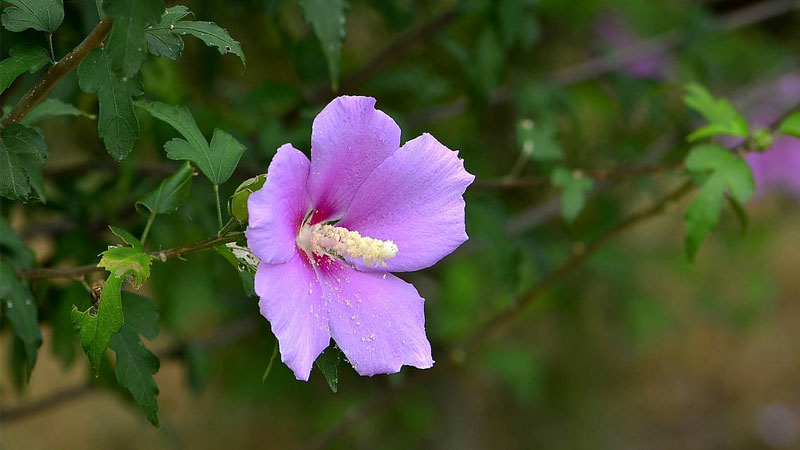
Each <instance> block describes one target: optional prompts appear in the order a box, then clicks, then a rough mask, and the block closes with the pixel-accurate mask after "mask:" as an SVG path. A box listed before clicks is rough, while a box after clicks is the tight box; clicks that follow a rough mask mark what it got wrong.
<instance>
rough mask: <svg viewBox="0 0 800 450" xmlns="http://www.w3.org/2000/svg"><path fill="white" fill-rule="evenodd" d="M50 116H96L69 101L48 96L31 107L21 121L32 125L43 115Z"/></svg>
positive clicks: (42, 117) (93, 117)
mask: <svg viewBox="0 0 800 450" xmlns="http://www.w3.org/2000/svg"><path fill="white" fill-rule="evenodd" d="M52 116H81V117H86V118H87V119H96V118H97V117H96V116H95V115H94V114H89V113H86V112H84V111H81V110H80V109H78V108H76V107H75V106H73V105H71V104H69V103H66V102H63V101H61V100H57V99H54V98H48V99H46V100H45V101H43V102H42V103H39V104H38V105H36V106H34V107H33V109H31V110H30V112H28V114H26V115H25V117H24V118H23V119H22V123H23V124H25V125H33V124H34V123H36V122H38V121H40V120H42V119H44V118H45V117H52Z"/></svg>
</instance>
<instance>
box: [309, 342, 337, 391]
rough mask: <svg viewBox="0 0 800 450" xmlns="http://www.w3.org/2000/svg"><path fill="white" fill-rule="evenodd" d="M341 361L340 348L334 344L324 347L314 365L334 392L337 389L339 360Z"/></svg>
mask: <svg viewBox="0 0 800 450" xmlns="http://www.w3.org/2000/svg"><path fill="white" fill-rule="evenodd" d="M340 361H341V350H339V349H338V348H336V346H333V345H332V346H330V347H328V348H326V349H325V350H324V351H323V352H322V353H321V354H320V355H319V357H317V361H316V363H315V364H316V365H317V368H318V369H319V371H320V372H322V375H324V376H325V380H326V381H327V382H328V386H330V388H331V391H333V392H334V393H336V392H337V391H338V390H339V362H340Z"/></svg>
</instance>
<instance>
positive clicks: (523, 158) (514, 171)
mask: <svg viewBox="0 0 800 450" xmlns="http://www.w3.org/2000/svg"><path fill="white" fill-rule="evenodd" d="M526 162H528V155H526V154H525V153H524V152H520V154H519V157H518V158H517V161H516V162H515V163H514V167H512V168H511V171H510V172H509V173H508V175H507V176H506V177H507V178H508V179H510V180H514V179H516V178H517V177H519V175H520V173H522V168H523V167H525V163H526Z"/></svg>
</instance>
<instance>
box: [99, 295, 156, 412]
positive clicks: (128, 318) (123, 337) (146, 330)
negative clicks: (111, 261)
mask: <svg viewBox="0 0 800 450" xmlns="http://www.w3.org/2000/svg"><path fill="white" fill-rule="evenodd" d="M123 307H124V312H125V324H124V325H123V326H122V329H121V330H120V332H119V333H117V334H115V335H113V336H112V337H111V342H110V347H111V349H112V350H113V351H114V353H115V354H116V355H117V363H116V364H117V365H116V370H115V372H116V375H117V382H119V384H120V386H122V387H124V388H125V389H127V390H128V392H130V393H131V396H132V397H133V399H134V401H135V402H136V404H137V405H139V407H140V408H142V411H144V413H145V416H146V417H147V419H148V420H149V421H150V423H152V424H153V425H155V426H159V422H158V399H157V397H158V385H157V384H156V382H155V379H153V375H154V374H155V373H156V372H158V369H159V366H160V362H159V360H158V357H157V356H156V355H154V354H153V353H152V352H150V350H148V349H147V348H146V347H145V346H144V344H143V343H142V341H141V339H140V338H139V335H140V334H141V335H143V336H145V337H147V338H148V339H153V338H155V337H156V336H157V335H158V309H157V308H156V305H155V303H153V301H152V300H150V299H148V298H145V297H141V296H138V295H133V294H130V295H127V294H126V295H125V302H124V304H123Z"/></svg>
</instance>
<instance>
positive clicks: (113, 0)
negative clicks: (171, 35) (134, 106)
mask: <svg viewBox="0 0 800 450" xmlns="http://www.w3.org/2000/svg"><path fill="white" fill-rule="evenodd" d="M103 11H104V12H105V13H106V14H107V15H108V16H109V17H111V18H112V19H114V26H113V28H112V29H111V34H110V35H109V37H108V42H107V43H106V52H107V53H108V57H109V59H110V60H111V67H112V68H113V70H114V72H115V73H116V74H118V75H119V76H121V77H122V79H123V80H124V79H125V78H129V77H132V76H133V75H135V74H136V73H137V72H139V67H141V65H142V62H143V61H144V59H145V57H146V56H147V50H146V48H145V47H146V45H147V42H146V41H145V28H146V27H147V26H148V25H151V24H154V23H156V22H158V18H159V17H160V16H161V13H162V12H164V2H163V1H162V0H105V1H104V2H103Z"/></svg>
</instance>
